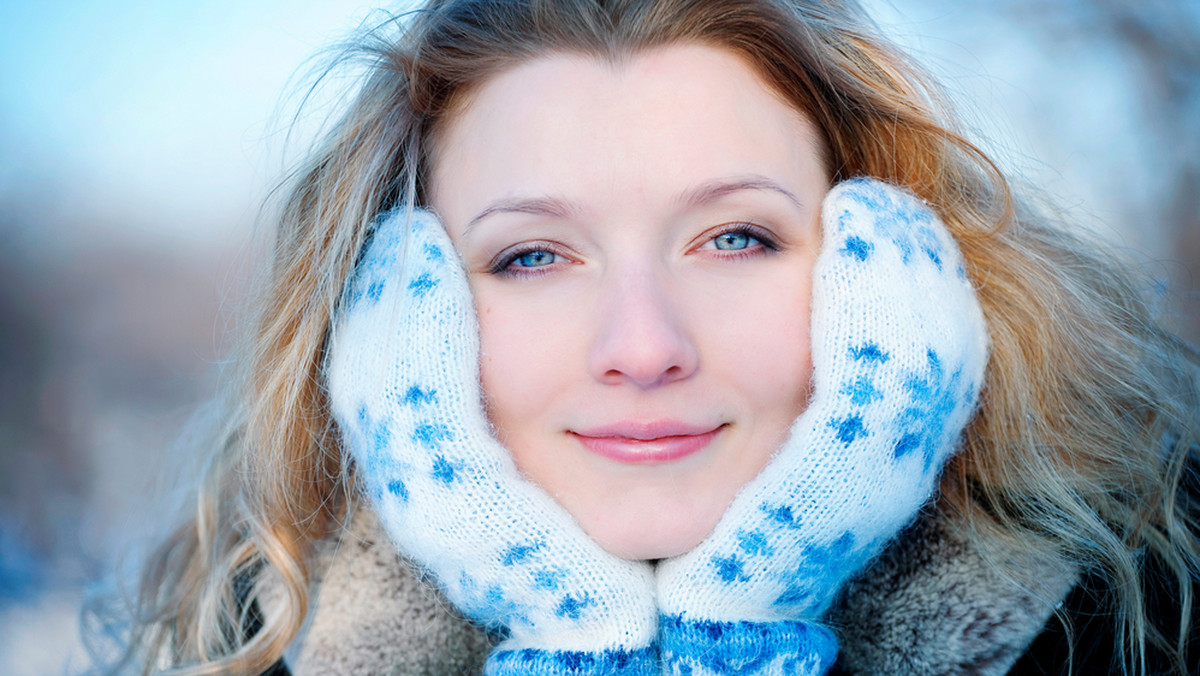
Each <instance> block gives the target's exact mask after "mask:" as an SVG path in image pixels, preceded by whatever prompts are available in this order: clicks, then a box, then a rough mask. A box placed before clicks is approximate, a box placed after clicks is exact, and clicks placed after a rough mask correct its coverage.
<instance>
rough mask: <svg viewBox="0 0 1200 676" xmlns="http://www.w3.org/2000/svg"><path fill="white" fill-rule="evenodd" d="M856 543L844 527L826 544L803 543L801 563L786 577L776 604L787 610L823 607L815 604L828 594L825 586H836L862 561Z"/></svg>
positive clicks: (852, 534) (862, 553)
mask: <svg viewBox="0 0 1200 676" xmlns="http://www.w3.org/2000/svg"><path fill="white" fill-rule="evenodd" d="M855 545H856V538H855V537H854V533H851V532H850V531H846V532H844V533H842V534H841V535H840V536H838V538H837V539H836V540H834V541H833V542H830V543H829V544H826V545H816V544H809V545H807V546H805V547H804V552H803V554H802V555H801V556H800V557H799V561H800V565H799V566H798V567H797V569H796V570H795V571H794V572H793V574H792V575H791V576H790V577H789V578H788V579H789V580H791V581H792V582H791V583H790V584H789V585H788V586H787V588H786V589H784V590H783V593H781V594H780V595H779V596H778V598H776V599H775V605H776V606H779V607H781V608H786V609H788V610H789V612H791V611H804V612H808V611H813V610H823V608H819V607H817V604H819V603H821V602H822V600H824V599H826V598H828V596H829V594H828V593H827V592H828V590H830V589H837V588H838V587H839V586H840V585H841V584H842V582H843V581H844V580H845V579H846V578H847V577H849V576H850V574H851V573H852V572H854V571H856V570H858V568H859V566H860V564H861V563H862V559H863V556H864V551H863V549H862V548H859V547H856V546H855Z"/></svg>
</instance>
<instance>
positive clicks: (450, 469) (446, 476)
mask: <svg viewBox="0 0 1200 676" xmlns="http://www.w3.org/2000/svg"><path fill="white" fill-rule="evenodd" d="M461 469H462V465H461V464H460V463H453V462H450V461H449V460H447V459H446V456H444V455H438V456H437V457H436V458H434V459H433V469H432V470H431V471H430V472H429V475H430V476H432V477H433V478H434V479H437V480H438V481H440V482H442V484H444V485H446V486H449V485H450V484H452V483H454V482H455V481H456V480H457V479H458V472H459V471H460V470H461Z"/></svg>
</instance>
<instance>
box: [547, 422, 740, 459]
mask: <svg viewBox="0 0 1200 676" xmlns="http://www.w3.org/2000/svg"><path fill="white" fill-rule="evenodd" d="M656 427H657V428H660V429H662V431H663V432H668V433H660V432H658V431H656V430H655V428H656ZM669 427H675V428H678V427H679V426H677V425H675V426H665V425H638V426H626V427H623V428H622V427H620V426H615V427H614V428H611V429H598V430H588V431H586V432H571V434H572V435H574V436H575V438H576V439H578V440H579V443H580V445H582V446H583V447H584V448H585V449H587V450H588V451H589V452H591V453H594V454H596V455H598V456H600V457H602V458H606V459H608V460H613V461H615V462H619V463H624V464H632V465H656V464H662V463H666V462H672V461H675V460H680V459H683V458H686V457H688V456H690V455H692V454H694V453H698V452H699V451H701V450H703V449H704V448H705V447H707V446H708V445H709V444H710V443H711V442H712V440H713V439H714V438H715V437H716V436H717V434H719V433H720V432H721V430H723V429H724V428H725V426H724V425H720V426H718V427H715V428H712V429H708V430H706V431H700V430H693V429H686V430H678V429H667V428H669ZM669 432H675V433H669Z"/></svg>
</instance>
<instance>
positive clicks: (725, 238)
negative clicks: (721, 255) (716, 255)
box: [713, 231, 758, 251]
mask: <svg viewBox="0 0 1200 676" xmlns="http://www.w3.org/2000/svg"><path fill="white" fill-rule="evenodd" d="M756 243H758V240H757V239H755V238H753V237H751V236H750V235H748V234H746V233H744V232H737V231H733V232H723V233H721V234H719V235H717V236H716V237H715V238H713V246H715V247H716V248H718V249H722V250H724V251H738V250H741V249H747V248H749V247H751V246H753V245H754V244H756Z"/></svg>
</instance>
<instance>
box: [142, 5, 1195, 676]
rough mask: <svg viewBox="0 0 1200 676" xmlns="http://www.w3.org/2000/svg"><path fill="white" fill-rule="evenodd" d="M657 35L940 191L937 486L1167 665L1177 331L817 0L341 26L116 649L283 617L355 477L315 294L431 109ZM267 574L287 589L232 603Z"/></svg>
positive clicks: (1182, 409)
mask: <svg viewBox="0 0 1200 676" xmlns="http://www.w3.org/2000/svg"><path fill="white" fill-rule="evenodd" d="M676 43H693V44H703V45H709V46H713V47H716V48H720V49H725V50H729V51H731V52H733V53H735V54H738V55H740V56H741V57H742V58H744V59H745V60H746V61H747V62H748V63H749V64H751V66H752V67H753V68H754V69H755V70H756V71H757V73H758V74H759V76H760V77H762V79H763V80H764V81H765V82H766V83H767V84H768V85H769V86H770V87H771V88H773V89H774V90H775V91H776V92H777V93H778V94H779V95H780V96H781V97H783V98H784V99H785V100H786V101H788V102H789V103H790V104H791V105H792V106H794V107H795V108H796V109H797V110H799V111H802V112H803V113H804V114H806V115H807V116H809V117H810V118H811V119H812V120H813V121H814V122H815V124H816V126H817V127H818V128H819V130H820V131H821V134H822V140H823V143H824V146H825V151H826V154H825V157H826V161H827V164H828V166H827V168H828V170H829V172H830V175H831V176H833V177H834V180H835V181H836V180H838V179H841V178H848V177H852V176H861V175H865V176H874V177H878V178H882V179H884V180H887V181H890V182H893V183H896V184H899V185H903V186H906V187H908V188H909V189H910V190H912V191H913V192H915V193H916V194H917V195H919V196H920V197H922V198H923V199H924V200H925V201H927V202H928V203H929V204H931V205H933V206H934V208H935V209H937V210H938V211H939V213H940V215H941V216H942V218H943V220H944V221H945V222H946V224H947V226H948V227H949V228H950V230H951V232H952V233H953V234H954V236H955V238H956V239H957V240H958V242H959V243H960V245H961V248H962V250H963V254H964V256H965V259H966V262H967V269H968V274H969V275H970V277H971V279H972V280H973V282H974V283H975V286H976V288H977V290H978V295H979V299H980V302H981V304H982V307H983V311H984V314H985V316H986V318H987V322H988V326H989V331H990V334H991V340H992V353H991V358H990V363H989V365H988V369H987V380H986V388H985V391H984V394H983V397H982V404H981V410H980V411H979V413H978V415H977V416H976V418H975V419H974V421H973V422H972V423H971V424H970V426H969V428H968V429H967V431H966V433H965V440H964V442H963V445H964V447H963V451H962V452H961V453H960V454H959V455H958V456H957V457H956V458H955V459H954V460H953V461H951V463H950V465H949V466H948V467H947V468H946V470H945V472H944V473H943V480H942V490H941V495H940V498H939V499H940V500H942V501H943V502H944V504H945V505H946V506H947V507H948V508H949V509H950V510H951V512H952V513H954V514H957V515H959V516H961V518H963V519H964V520H965V521H966V523H968V524H969V532H970V533H972V537H977V538H980V539H986V540H988V541H990V542H995V541H996V540H997V539H999V540H1000V541H1003V542H1006V543H1007V544H1008V546H1010V547H1013V548H1017V549H1022V550H1024V549H1034V548H1037V549H1039V550H1048V551H1051V552H1053V553H1055V554H1056V555H1058V556H1061V557H1062V558H1063V559H1064V560H1067V561H1070V562H1072V563H1074V564H1077V565H1079V566H1080V567H1081V569H1083V570H1087V571H1095V572H1097V573H1098V574H1101V575H1103V577H1104V578H1105V579H1106V580H1107V581H1108V583H1109V586H1110V587H1111V589H1112V590H1113V591H1114V594H1115V602H1114V612H1115V617H1116V618H1117V621H1118V623H1119V625H1120V627H1121V629H1122V630H1121V631H1120V632H1118V635H1119V636H1121V637H1122V640H1121V641H1120V645H1119V652H1120V654H1121V655H1123V656H1124V658H1125V663H1126V665H1127V666H1128V667H1131V668H1132V669H1133V670H1134V671H1141V670H1144V662H1145V658H1144V655H1145V651H1146V647H1147V645H1148V644H1151V643H1152V644H1154V645H1157V646H1159V647H1160V648H1162V649H1165V650H1167V651H1168V652H1169V653H1171V654H1173V655H1174V656H1175V659H1176V660H1177V664H1176V668H1177V669H1179V670H1180V671H1181V672H1182V671H1183V669H1184V667H1183V662H1182V659H1183V658H1182V650H1183V645H1184V641H1185V638H1186V636H1187V634H1188V632H1189V627H1188V624H1187V618H1188V617H1190V612H1191V611H1190V609H1191V604H1192V589H1193V580H1194V578H1195V575H1196V571H1197V567H1198V566H1200V563H1198V562H1200V547H1198V545H1197V537H1196V530H1195V525H1194V524H1193V522H1192V516H1193V515H1194V513H1195V510H1194V507H1193V506H1192V505H1191V504H1189V503H1187V502H1186V500H1185V499H1184V498H1183V497H1181V495H1182V493H1181V491H1180V490H1179V486H1180V482H1181V479H1182V478H1183V477H1184V474H1185V472H1186V466H1187V462H1188V459H1189V454H1190V453H1192V451H1190V450H1189V449H1191V448H1194V447H1195V446H1196V444H1197V436H1198V433H1197V411H1198V409H1200V405H1198V402H1197V384H1196V381H1197V378H1196V372H1195V370H1194V369H1195V366H1194V364H1193V363H1191V362H1194V361H1195V355H1194V352H1193V353H1189V351H1188V348H1186V346H1184V345H1183V344H1182V343H1180V342H1179V341H1178V340H1176V339H1175V338H1173V337H1172V336H1171V335H1170V334H1169V333H1168V332H1166V331H1164V330H1162V329H1161V328H1159V326H1158V324H1157V323H1156V322H1155V320H1154V317H1153V316H1152V313H1151V311H1150V308H1149V306H1148V304H1147V302H1146V300H1145V299H1144V298H1143V296H1142V294H1141V292H1140V284H1139V282H1138V278H1137V277H1136V276H1135V275H1133V274H1131V273H1130V272H1129V271H1128V270H1126V269H1125V268H1124V267H1123V266H1122V265H1121V264H1120V263H1118V262H1116V261H1115V260H1113V259H1112V258H1110V257H1109V256H1108V255H1107V254H1104V253H1102V249H1101V248H1100V247H1098V246H1096V245H1094V244H1091V243H1088V242H1085V241H1084V240H1083V239H1082V238H1081V237H1080V236H1078V235H1076V234H1072V232H1071V230H1070V228H1069V227H1068V224H1060V223H1056V222H1053V220H1052V219H1051V218H1050V217H1048V216H1047V215H1046V213H1047V212H1046V211H1045V210H1041V209H1039V208H1037V205H1036V204H1035V202H1034V201H1033V200H1032V199H1030V198H1029V197H1026V196H1025V193H1024V192H1023V191H1021V190H1016V189H1014V188H1013V187H1012V186H1010V184H1009V182H1008V181H1006V179H1005V177H1004V176H1003V175H1002V174H1001V172H1000V171H999V170H998V169H997V167H996V165H995V164H993V163H992V162H991V161H990V160H989V159H988V157H986V156H985V155H984V153H982V152H981V151H980V150H979V149H977V148H976V147H975V146H974V145H972V144H971V143H970V142H969V141H967V140H966V139H965V138H964V137H963V136H961V135H960V134H959V133H957V132H956V131H955V129H956V123H955V122H954V120H953V118H952V115H951V112H950V107H949V106H948V105H947V103H946V101H945V100H944V98H943V97H942V96H941V95H940V94H939V91H938V89H937V87H936V86H934V85H933V83H932V82H931V81H930V80H929V79H928V78H927V77H926V76H925V75H924V74H923V73H922V71H920V70H919V69H918V68H916V67H915V66H914V65H913V64H911V63H910V62H909V61H908V60H907V59H906V58H905V57H904V56H903V55H902V54H901V53H900V52H898V51H897V50H896V49H894V48H893V47H892V46H890V45H889V44H888V43H887V42H886V41H884V40H883V39H882V38H881V37H879V36H878V34H877V30H876V29H875V28H874V26H873V25H872V24H871V23H870V22H869V20H868V19H867V18H866V17H865V16H864V15H863V14H862V12H861V10H860V9H859V8H858V7H857V5H856V4H855V3H854V2H852V1H845V2H841V1H836V0H830V1H828V2H820V1H819V0H504V1H500V0H433V1H432V2H429V3H428V5H427V6H425V7H424V8H423V9H421V10H419V11H416V12H413V13H412V14H411V15H409V16H406V17H401V18H397V19H395V20H390V21H387V22H384V23H383V24H382V25H379V26H376V27H375V28H374V29H372V30H371V31H369V32H368V33H367V35H366V36H365V37H363V38H362V39H361V40H359V41H358V44H357V46H356V48H355V50H354V55H355V56H356V57H360V58H361V59H365V60H366V63H367V68H366V69H365V76H364V79H363V80H362V83H361V86H360V87H359V89H358V91H357V94H356V96H355V97H354V98H353V100H352V101H351V102H350V103H349V105H348V107H347V109H346V111H345V113H344V115H343V116H342V117H341V118H340V122H339V123H338V124H337V125H336V126H335V127H333V128H332V129H331V130H330V131H329V133H328V134H327V136H326V137H325V138H324V140H323V142H322V143H321V144H320V145H319V146H318V147H317V148H316V149H315V150H314V151H313V152H312V153H311V155H310V156H309V158H308V160H307V161H306V162H305V163H304V164H303V166H301V167H300V168H299V169H298V170H297V171H296V173H295V174H294V176H293V177H292V178H291V180H290V188H289V190H288V192H287V194H286V197H285V199H284V201H283V204H282V208H281V209H280V210H279V215H278V219H277V229H276V230H277V235H276V241H275V243H274V247H273V256H272V257H271V259H270V265H269V268H268V269H267V270H266V272H265V274H264V275H263V279H262V281H261V284H260V285H259V287H258V288H257V289H256V294H255V295H254V296H252V299H251V301H250V302H251V303H252V305H253V307H254V308H255V311H256V317H255V319H254V321H253V322H251V324H250V326H249V327H248V329H249V330H248V333H247V336H246V338H245V341H244V344H243V346H242V347H243V349H242V351H241V353H240V354H239V358H238V364H239V365H240V368H241V378H240V380H239V381H238V388H237V389H236V391H235V392H234V394H233V401H234V404H233V406H232V407H231V411H230V412H229V413H228V415H227V417H226V425H225V427H224V430H225V431H224V433H223V435H222V438H221V439H220V440H219V441H218V442H216V443H214V445H213V448H212V449H211V462H210V463H209V464H208V466H207V468H206V470H205V472H204V474H203V478H202V480H201V481H200V482H199V487H198V490H197V494H196V500H195V503H194V505H195V507H194V511H192V512H190V513H188V514H187V515H185V518H184V519H183V522H182V524H181V525H180V526H179V527H178V529H177V530H176V531H175V532H174V534H173V535H172V536H171V537H170V538H169V539H168V540H167V541H166V542H165V543H164V544H162V546H161V547H160V548H159V550H158V551H157V552H156V553H155V555H154V556H153V557H152V558H151V559H150V562H149V564H148V566H147V567H146V570H145V572H144V574H143V577H142V581H141V587H140V595H139V597H138V599H137V608H136V611H135V612H136V618H135V625H134V635H133V637H132V641H131V644H130V647H129V651H128V652H127V654H126V655H125V659H126V660H127V661H131V660H132V661H140V662H141V663H142V664H144V665H145V666H144V669H145V671H147V672H149V671H153V670H156V669H159V668H164V667H166V668H170V669H173V670H177V671H178V673H186V674H220V673H246V672H255V673H257V672H259V671H262V670H264V669H265V668H267V667H268V666H269V665H270V664H272V663H273V662H275V661H276V660H277V659H278V658H279V657H280V656H281V655H282V654H283V651H284V649H285V648H286V647H287V645H288V643H289V642H290V641H291V640H292V639H293V638H294V637H295V636H296V634H297V632H298V630H299V629H300V626H301V623H302V622H303V619H304V616H305V614H306V612H307V601H308V589H309V583H310V578H311V573H312V571H310V570H309V565H310V564H309V558H310V555H311V553H312V551H313V545H314V542H315V541H316V540H318V539H320V538H324V537H330V536H333V535H335V534H336V532H337V530H338V529H339V527H340V524H341V523H342V517H343V515H344V514H345V512H346V510H347V509H348V508H349V504H350V502H351V501H352V500H353V497H354V490H353V478H352V476H351V471H350V469H349V467H348V465H347V463H346V462H345V460H344V458H343V454H342V451H341V449H340V447H339V444H338V438H337V434H336V430H335V429H334V428H333V426H332V423H331V416H330V414H329V409H328V402H327V399H326V396H327V395H326V392H325V386H324V377H323V373H322V363H323V359H324V352H325V347H326V341H327V337H328V333H329V326H330V318H331V316H332V315H333V312H334V309H335V307H336V305H337V303H338V300H339V297H340V295H341V294H342V290H343V286H344V283H345V280H346V279H347V277H348V275H349V274H350V272H351V270H352V268H353V265H354V261H355V256H356V252H358V250H359V249H360V247H361V245H362V242H363V238H364V235H365V233H366V232H367V229H368V226H369V224H370V223H371V221H372V220H373V218H374V217H375V216H376V214H378V213H380V212H381V211H383V210H385V209H387V208H389V207H390V206H393V205H395V204H398V203H404V202H409V201H411V202H412V203H415V204H421V203H423V199H424V193H425V185H424V182H423V181H424V179H425V177H426V176H427V171H426V169H427V166H426V165H427V164H428V161H429V157H430V155H431V151H432V149H434V147H435V144H436V142H437V140H438V134H439V130H440V129H441V127H442V126H443V125H444V123H445V121H446V120H447V119H449V118H450V117H451V116H453V115H454V114H455V112H456V111H458V110H460V109H461V108H462V107H463V106H464V105H466V104H467V102H468V101H469V95H470V93H471V92H472V91H473V90H474V88H476V87H478V86H479V85H480V84H481V83H482V82H484V81H486V80H487V79H488V78H489V77H490V76H492V75H494V74H495V73H498V72H500V71H503V70H505V69H506V68H511V67H513V66H514V65H517V64H520V63H523V62H526V61H528V60H530V59H533V58H536V57H537V56H538V55H543V54H547V53H550V52H571V53H581V54H585V55H589V56H593V57H595V58H599V59H611V60H619V59H622V58H625V57H628V56H630V55H633V54H636V53H637V52H639V51H642V50H648V49H653V48H655V47H660V46H665V45H670V44H676ZM1189 354H1190V356H1189ZM1189 360H1190V361H1189ZM1148 554H1152V555H1154V556H1156V557H1158V558H1159V559H1161V560H1162V561H1163V562H1164V565H1165V568H1166V570H1168V571H1169V572H1170V573H1171V575H1172V576H1173V578H1174V580H1173V581H1174V583H1175V585H1176V587H1177V591H1178V593H1179V596H1180V599H1181V604H1182V616H1181V617H1180V618H1179V621H1180V624H1179V629H1178V632H1176V635H1173V636H1164V635H1162V632H1160V631H1158V629H1157V628H1156V627H1157V626H1158V625H1157V624H1156V622H1155V621H1154V618H1149V617H1147V613H1146V610H1145V599H1144V597H1143V590H1142V584H1141V583H1142V580H1141V575H1142V574H1141V565H1142V561H1143V559H1144V557H1145V556H1147V555H1148ZM267 577H270V578H273V582H274V583H275V585H276V586H277V587H280V588H282V589H283V590H285V594H284V595H283V598H282V601H280V602H279V603H277V604H276V608H275V610H274V611H273V612H271V613H268V614H265V615H263V614H254V609H255V608H256V607H257V606H256V605H255V604H254V603H253V601H254V600H255V598H256V596H257V589H258V587H257V586H256V585H255V584H254V580H261V579H265V578H267ZM248 624H253V625H255V626H258V627H259V628H258V631H256V632H254V633H253V636H251V637H250V638H246V637H245V636H244V633H245V632H244V631H243V628H244V627H246V626H248Z"/></svg>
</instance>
